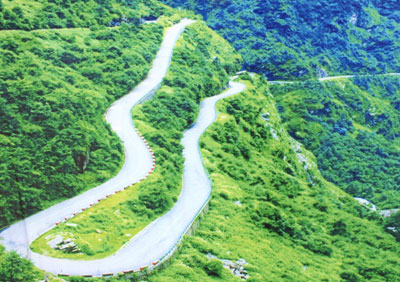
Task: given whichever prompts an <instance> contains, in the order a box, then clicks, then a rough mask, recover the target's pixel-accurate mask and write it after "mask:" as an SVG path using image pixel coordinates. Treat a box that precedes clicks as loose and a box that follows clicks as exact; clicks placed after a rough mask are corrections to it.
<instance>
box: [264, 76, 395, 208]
mask: <svg viewBox="0 0 400 282" xmlns="http://www.w3.org/2000/svg"><path fill="white" fill-rule="evenodd" d="M271 91H272V93H273V94H274V96H275V97H276V99H277V102H278V105H279V107H280V115H281V117H282V118H283V121H284V123H285V126H286V128H287V129H288V132H289V133H290V135H291V136H293V138H296V140H298V141H300V142H302V143H303V144H304V145H305V146H306V148H308V149H309V150H311V151H312V152H313V153H314V154H315V155H316V157H317V159H318V166H319V168H320V170H321V172H322V174H323V175H324V177H325V178H326V179H327V180H329V181H332V182H333V183H335V184H336V185H338V186H340V187H342V188H343V189H344V190H345V191H347V192H348V193H350V194H352V195H354V196H358V197H364V198H367V199H368V200H370V201H373V202H374V203H375V204H377V206H378V208H380V209H384V208H397V207H398V206H399V200H400V190H399V189H398V187H399V185H400V178H399V174H398V171H399V168H400V151H399V148H400V118H399V117H400V104H399V101H400V79H399V78H398V77H391V76H386V77H356V78H354V79H350V80H348V79H339V80H332V81H325V82H305V83H299V84H285V85H274V86H273V87H272V90H271Z"/></svg>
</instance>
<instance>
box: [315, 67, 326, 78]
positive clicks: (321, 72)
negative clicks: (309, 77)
mask: <svg viewBox="0 0 400 282" xmlns="http://www.w3.org/2000/svg"><path fill="white" fill-rule="evenodd" d="M317 75H318V78H324V77H327V76H328V73H327V71H326V70H324V69H321V68H317Z"/></svg>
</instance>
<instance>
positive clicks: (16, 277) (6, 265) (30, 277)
mask: <svg viewBox="0 0 400 282" xmlns="http://www.w3.org/2000/svg"><path fill="white" fill-rule="evenodd" d="M35 278H36V273H35V271H34V269H33V265H32V263H31V262H30V261H28V260H26V259H23V258H21V257H19V256H18V254H17V253H16V252H15V251H12V252H9V253H7V254H6V255H5V257H4V259H3V261H2V262H1V265H0V282H29V281H34V280H35Z"/></svg>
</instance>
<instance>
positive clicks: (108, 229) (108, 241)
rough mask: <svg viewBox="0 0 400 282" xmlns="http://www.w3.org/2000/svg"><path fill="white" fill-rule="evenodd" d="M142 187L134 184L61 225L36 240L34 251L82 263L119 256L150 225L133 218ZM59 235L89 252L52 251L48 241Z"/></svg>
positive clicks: (141, 219)
mask: <svg viewBox="0 0 400 282" xmlns="http://www.w3.org/2000/svg"><path fill="white" fill-rule="evenodd" d="M151 177H152V176H150V177H149V178H151ZM140 185H145V183H139V184H135V185H132V186H130V187H129V188H128V189H127V190H125V191H121V192H119V193H118V194H115V195H112V196H111V197H109V198H107V199H106V200H103V201H102V202H100V203H99V204H97V205H96V206H94V207H92V208H90V209H88V210H86V211H85V212H82V213H80V214H78V215H77V216H75V217H73V218H72V219H70V220H68V221H67V222H64V223H61V224H60V225H59V226H57V227H55V228H53V229H51V230H50V231H48V232H46V233H45V234H43V235H42V236H40V237H39V238H38V239H36V240H35V241H34V242H33V243H32V244H31V249H32V250H33V251H34V252H38V253H41V254H44V255H47V256H51V257H57V258H70V259H80V260H82V259H83V260H90V259H100V258H104V257H107V256H109V255H111V254H113V253H115V251H116V250H118V249H119V248H120V247H121V246H122V245H124V244H125V243H127V242H128V241H129V240H130V239H131V238H132V237H133V236H134V235H135V234H137V233H138V232H139V231H140V230H142V229H143V228H144V227H145V226H146V225H147V224H148V223H149V222H150V220H149V219H148V218H140V217H137V216H133V214H132V212H130V209H129V207H128V203H127V201H128V200H133V199H137V188H138V186H140ZM70 224H76V225H77V226H76V227H73V226H71V225H70ZM58 235H61V236H63V237H64V239H67V238H71V239H73V241H74V242H75V243H76V244H77V245H78V246H79V247H80V248H81V249H82V250H84V251H85V253H78V254H67V253H64V252H62V251H59V250H54V249H52V248H51V247H50V246H49V245H48V244H47V242H49V241H51V240H52V239H53V238H55V237H56V236H58Z"/></svg>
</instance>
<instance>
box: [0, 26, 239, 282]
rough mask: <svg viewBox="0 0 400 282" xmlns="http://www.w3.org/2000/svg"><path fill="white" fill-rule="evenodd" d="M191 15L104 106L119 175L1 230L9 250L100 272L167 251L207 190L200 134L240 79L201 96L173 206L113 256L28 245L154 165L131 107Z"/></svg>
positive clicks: (58, 269)
mask: <svg viewBox="0 0 400 282" xmlns="http://www.w3.org/2000/svg"><path fill="white" fill-rule="evenodd" d="M191 23H192V21H190V20H182V21H181V22H180V23H179V24H176V25H174V26H173V27H171V28H169V29H168V30H167V31H166V34H165V36H164V40H163V43H162V45H161V47H160V50H159V52H158V53H157V57H156V59H155V60H154V63H153V68H152V69H151V71H150V73H149V75H148V77H147V78H146V79H145V80H144V81H143V82H142V83H141V84H139V85H138V86H137V87H136V88H135V89H134V90H133V91H132V92H130V93H129V94H127V95H126V96H124V97H122V98H121V99H120V100H118V101H117V102H115V103H114V104H113V105H112V106H111V107H110V108H109V110H108V111H107V113H106V119H107V121H108V122H109V123H110V124H111V126H112V128H113V130H114V131H115V132H116V133H117V134H118V136H119V137H120V138H121V140H122V142H123V144H124V148H125V164H124V166H123V168H122V170H121V171H120V172H119V174H118V175H117V176H115V177H114V178H112V179H111V180H109V181H107V182H106V183H104V184H102V185H100V186H98V187H96V188H93V189H91V190H89V191H87V192H85V193H83V194H81V195H79V196H76V197H74V198H72V199H69V200H67V201H64V202H62V203H59V204H57V205H55V206H53V207H51V208H49V209H46V210H44V211H42V212H39V213H37V214H35V215H32V216H30V217H28V218H26V219H25V220H23V221H20V222H17V223H15V224H13V225H11V226H10V227H9V228H7V229H5V230H3V231H2V232H1V233H0V243H1V244H3V245H4V246H5V247H6V249H7V250H9V251H10V250H15V251H17V252H18V253H19V254H20V255H22V256H25V257H27V258H29V259H30V260H31V261H32V262H33V263H34V264H35V265H36V266H37V267H39V268H40V269H43V270H46V271H49V272H52V273H54V274H68V275H92V276H101V275H103V274H106V273H114V274H116V273H118V272H123V271H130V270H138V269H140V268H141V267H143V266H151V265H152V263H153V262H156V261H158V260H160V259H161V258H162V257H164V256H166V255H168V254H170V253H171V252H172V251H173V250H174V248H175V246H176V244H177V243H178V242H179V241H180V239H181V238H182V235H183V234H184V233H185V232H186V230H187V228H188V227H189V226H190V225H191V223H192V222H193V220H194V219H195V218H196V216H197V215H198V213H199V212H200V211H201V209H202V208H203V207H204V205H205V204H206V203H207V201H208V200H209V197H210V195H211V183H210V180H209V178H208V176H207V174H206V172H205V169H204V167H203V164H202V158H201V155H200V150H199V145H198V142H199V138H200V135H201V134H202V133H203V132H204V131H205V130H206V128H207V127H208V126H209V125H210V124H211V123H212V122H213V121H214V120H215V118H216V115H217V113H216V111H215V104H216V102H217V101H218V100H219V99H223V98H225V97H228V96H231V95H234V94H237V93H239V92H241V91H243V90H244V89H245V85H243V84H241V83H235V82H230V88H229V89H228V90H227V91H225V92H223V93H222V94H220V95H218V96H214V97H210V98H207V99H205V100H204V101H203V102H202V103H201V110H200V114H199V117H198V120H197V122H196V123H195V124H194V125H193V126H192V127H191V128H190V129H189V130H187V131H186V132H185V134H184V138H183V139H182V144H183V146H184V152H183V154H184V157H185V165H184V179H183V188H182V192H181V194H180V196H179V198H178V201H177V202H176V204H175V205H174V206H173V208H172V209H171V210H170V211H169V212H168V213H166V214H165V215H163V216H162V217H160V218H158V219H157V220H155V221H154V222H152V223H151V224H150V225H149V226H147V227H146V228H145V229H144V230H142V231H141V232H140V233H139V234H137V235H136V236H134V237H133V238H132V240H131V241H130V242H129V243H128V244H126V245H125V246H124V247H123V248H121V249H120V250H119V251H118V252H116V253H115V254H114V255H111V256H109V257H107V258H104V259H99V260H92V261H77V260H69V259H58V258H51V257H47V256H44V255H41V254H37V253H34V252H32V251H30V249H29V245H30V243H32V241H33V240H35V239H36V238H37V237H38V236H40V235H41V234H43V233H44V232H46V231H47V230H49V229H51V228H53V227H54V225H55V224H56V223H57V222H60V221H63V220H64V219H65V218H69V217H71V216H72V215H73V213H74V212H77V211H80V210H81V209H82V208H84V207H88V206H89V205H90V204H91V203H95V202H97V200H98V199H102V198H105V197H106V196H107V195H110V194H113V193H114V192H115V191H116V190H121V189H123V188H124V187H126V186H129V185H131V184H133V183H135V182H137V181H140V180H141V179H144V178H145V177H146V176H147V175H148V174H149V171H151V169H152V166H153V159H152V154H151V152H150V151H149V148H148V147H147V145H145V144H144V142H143V140H142V139H141V137H140V136H139V135H138V134H137V133H136V131H135V128H134V126H133V122H132V119H131V109H132V107H133V106H134V105H135V104H137V103H138V101H139V100H140V99H141V98H142V97H144V96H145V95H146V94H147V93H149V92H151V91H152V90H153V89H154V88H156V87H157V86H158V85H159V84H160V83H161V81H162V78H163V77H164V76H165V74H166V71H167V69H168V66H169V63H170V60H171V56H172V52H173V47H174V45H175V42H176V40H177V39H178V37H179V36H180V34H181V33H182V32H183V30H184V28H185V26H187V25H189V24H191Z"/></svg>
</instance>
